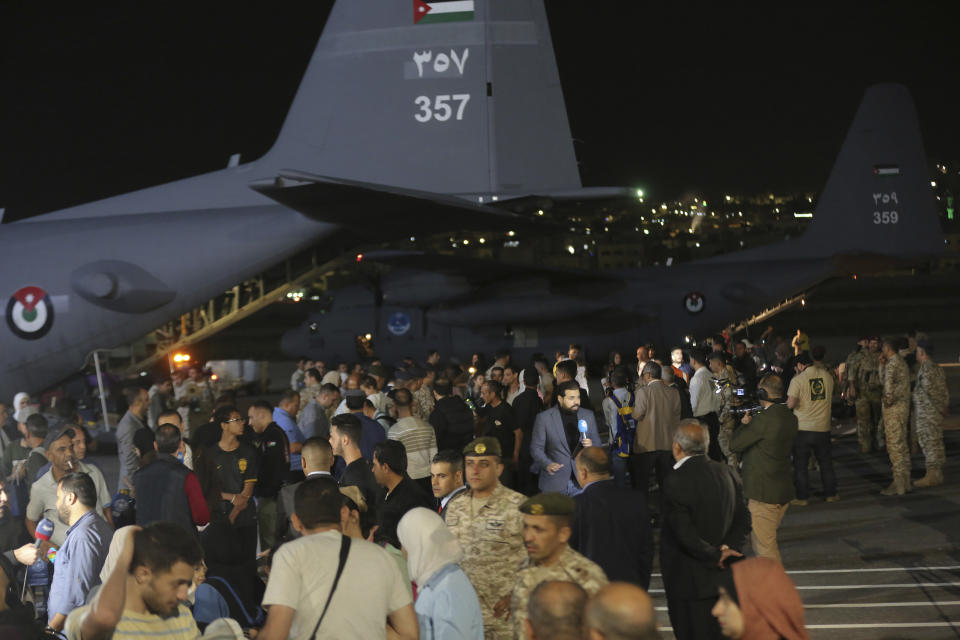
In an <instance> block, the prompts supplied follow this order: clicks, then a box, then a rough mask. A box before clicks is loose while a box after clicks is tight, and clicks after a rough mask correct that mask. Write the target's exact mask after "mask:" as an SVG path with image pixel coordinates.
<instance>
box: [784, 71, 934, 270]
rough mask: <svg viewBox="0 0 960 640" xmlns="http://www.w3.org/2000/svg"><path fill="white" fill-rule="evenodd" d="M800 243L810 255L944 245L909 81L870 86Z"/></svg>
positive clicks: (928, 249) (915, 251)
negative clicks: (905, 83) (908, 84)
mask: <svg viewBox="0 0 960 640" xmlns="http://www.w3.org/2000/svg"><path fill="white" fill-rule="evenodd" d="M802 243H803V249H804V254H805V255H807V256H809V257H815V256H827V255H834V254H839V253H843V254H855V253H878V254H884V255H905V256H912V255H920V254H928V253H937V252H940V251H943V233H942V232H941V230H940V223H939V221H938V219H937V213H936V206H935V203H934V195H933V191H932V190H931V187H930V176H929V173H928V171H927V162H926V156H925V154H924V150H923V141H922V139H921V137H920V127H919V124H918V122H917V114H916V110H915V109H914V106H913V100H912V99H911V98H910V94H909V93H908V92H907V89H906V88H905V87H903V86H901V85H898V84H881V85H875V86H873V87H870V88H869V89H867V92H866V94H865V95H864V98H863V101H862V102H861V103H860V108H859V109H858V110H857V115H856V117H855V118H854V120H853V125H852V126H851V127H850V131H849V132H848V133H847V138H846V140H845V141H844V143H843V147H842V148H841V150H840V155H839V156H838V157H837V161H836V163H835V164H834V165H833V171H832V172H831V173H830V178H829V179H828V180H827V184H826V186H825V187H824V190H823V193H822V194H821V196H820V201H819V203H818V205H817V209H816V211H815V213H814V218H813V222H812V223H811V225H810V227H809V228H808V230H807V232H806V233H805V234H804V235H803V237H802Z"/></svg>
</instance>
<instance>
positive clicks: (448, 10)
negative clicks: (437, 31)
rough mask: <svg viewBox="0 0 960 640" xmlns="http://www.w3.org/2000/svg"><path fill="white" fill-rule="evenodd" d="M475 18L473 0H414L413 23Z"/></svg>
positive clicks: (457, 20)
mask: <svg viewBox="0 0 960 640" xmlns="http://www.w3.org/2000/svg"><path fill="white" fill-rule="evenodd" d="M461 20H473V0H433V2H424V0H413V24H427V23H432V22H459V21H461Z"/></svg>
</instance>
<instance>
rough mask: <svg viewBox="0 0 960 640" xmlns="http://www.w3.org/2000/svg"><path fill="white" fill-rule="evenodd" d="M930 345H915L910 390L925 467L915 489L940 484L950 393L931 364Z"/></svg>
mask: <svg viewBox="0 0 960 640" xmlns="http://www.w3.org/2000/svg"><path fill="white" fill-rule="evenodd" d="M932 355H933V345H932V344H930V343H929V342H926V341H923V340H920V341H918V342H917V362H919V363H920V364H919V369H918V371H917V384H916V386H914V388H913V416H914V421H915V423H916V430H917V439H918V440H919V441H920V448H921V449H922V450H923V457H924V459H925V460H926V464H927V474H926V475H925V476H924V477H923V478H921V479H920V480H917V481H916V482H915V483H913V486H915V487H935V486H937V485H940V484H943V464H944V461H945V460H944V458H945V455H944V452H943V418H944V416H946V415H947V407H948V405H949V403H950V393H949V391H947V379H946V376H944V374H943V369H941V368H940V366H939V365H938V364H937V363H936V362H934V361H933V358H932V357H931V356H932Z"/></svg>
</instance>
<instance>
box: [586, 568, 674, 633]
mask: <svg viewBox="0 0 960 640" xmlns="http://www.w3.org/2000/svg"><path fill="white" fill-rule="evenodd" d="M583 637H584V638H585V639H586V640H659V638H660V633H659V632H658V631H657V615H656V613H655V612H654V610H653V600H651V599H650V596H649V595H647V592H646V591H644V590H643V589H641V588H640V587H638V586H636V585H633V584H628V583H626V582H611V583H610V584H608V585H607V586H605V587H603V588H602V589H600V591H598V592H597V593H596V595H594V596H593V597H592V598H590V602H588V603H587V607H586V610H585V611H584V612H583Z"/></svg>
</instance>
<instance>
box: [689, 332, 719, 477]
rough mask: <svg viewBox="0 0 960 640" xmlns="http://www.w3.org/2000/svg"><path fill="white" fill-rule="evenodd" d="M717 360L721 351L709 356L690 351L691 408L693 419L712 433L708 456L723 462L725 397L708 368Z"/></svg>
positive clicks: (703, 352)
mask: <svg viewBox="0 0 960 640" xmlns="http://www.w3.org/2000/svg"><path fill="white" fill-rule="evenodd" d="M716 358H722V356H721V355H720V352H719V351H714V352H712V353H710V354H709V355H708V354H707V353H706V352H705V351H703V350H702V349H693V350H691V351H690V365H691V366H692V367H693V377H692V378H690V406H691V408H692V409H693V417H694V418H697V419H698V420H700V421H701V422H703V423H704V424H706V425H707V429H708V430H709V432H710V450H709V452H708V455H709V456H710V458H711V459H713V460H718V461H720V462H722V461H723V459H724V458H723V452H722V451H721V450H720V442H719V440H720V409H721V408H722V407H723V396H722V395H721V394H720V393H718V392H717V389H716V387H715V385H714V384H713V380H712V379H713V377H714V374H713V372H712V371H711V370H710V367H709V366H707V365H708V363H709V362H710V360H712V359H716Z"/></svg>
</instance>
